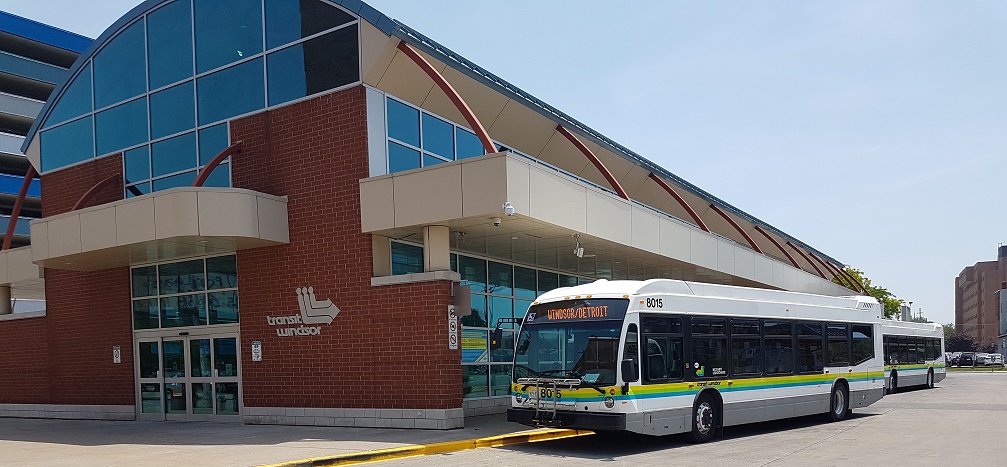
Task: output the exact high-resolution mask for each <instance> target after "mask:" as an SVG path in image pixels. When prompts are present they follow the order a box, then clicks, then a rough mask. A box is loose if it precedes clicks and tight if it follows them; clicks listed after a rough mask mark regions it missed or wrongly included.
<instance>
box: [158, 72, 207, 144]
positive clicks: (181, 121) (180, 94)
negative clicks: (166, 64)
mask: <svg viewBox="0 0 1007 467" xmlns="http://www.w3.org/2000/svg"><path fill="white" fill-rule="evenodd" d="M195 126H196V104H195V102H194V98H193V94H192V81H189V82H186V83H182V84H179V85H178V86H172V87H170V88H168V89H165V90H163V91H158V92H155V93H153V94H151V95H150V137H151V138H152V139H157V138H161V137H164V136H168V135H173V134H175V133H181V132H183V131H185V130H190V129H192V128H193V127H195Z"/></svg>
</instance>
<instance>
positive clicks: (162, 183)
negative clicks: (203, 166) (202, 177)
mask: <svg viewBox="0 0 1007 467" xmlns="http://www.w3.org/2000/svg"><path fill="white" fill-rule="evenodd" d="M194 181H196V171H195V170H193V171H191V172H185V173H181V174H178V175H172V176H170V177H165V178H161V179H158V180H154V182H153V184H154V191H161V190H167V189H168V188H175V187H180V186H192V182H194Z"/></svg>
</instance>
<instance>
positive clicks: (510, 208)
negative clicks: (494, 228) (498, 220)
mask: <svg viewBox="0 0 1007 467" xmlns="http://www.w3.org/2000/svg"><path fill="white" fill-rule="evenodd" d="M503 211H504V214H507V215H508V216H513V215H514V205H513V204H510V201H507V202H506V203H504V204H503Z"/></svg>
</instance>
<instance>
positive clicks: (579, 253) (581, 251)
mask: <svg viewBox="0 0 1007 467" xmlns="http://www.w3.org/2000/svg"><path fill="white" fill-rule="evenodd" d="M573 254H574V255H576V256H577V257H578V258H583V257H584V247H582V246H579V247H577V248H574V249H573Z"/></svg>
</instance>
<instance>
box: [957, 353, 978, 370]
mask: <svg viewBox="0 0 1007 467" xmlns="http://www.w3.org/2000/svg"><path fill="white" fill-rule="evenodd" d="M958 366H959V367H963V366H976V354H975V352H962V354H961V355H959V356H958Z"/></svg>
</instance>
